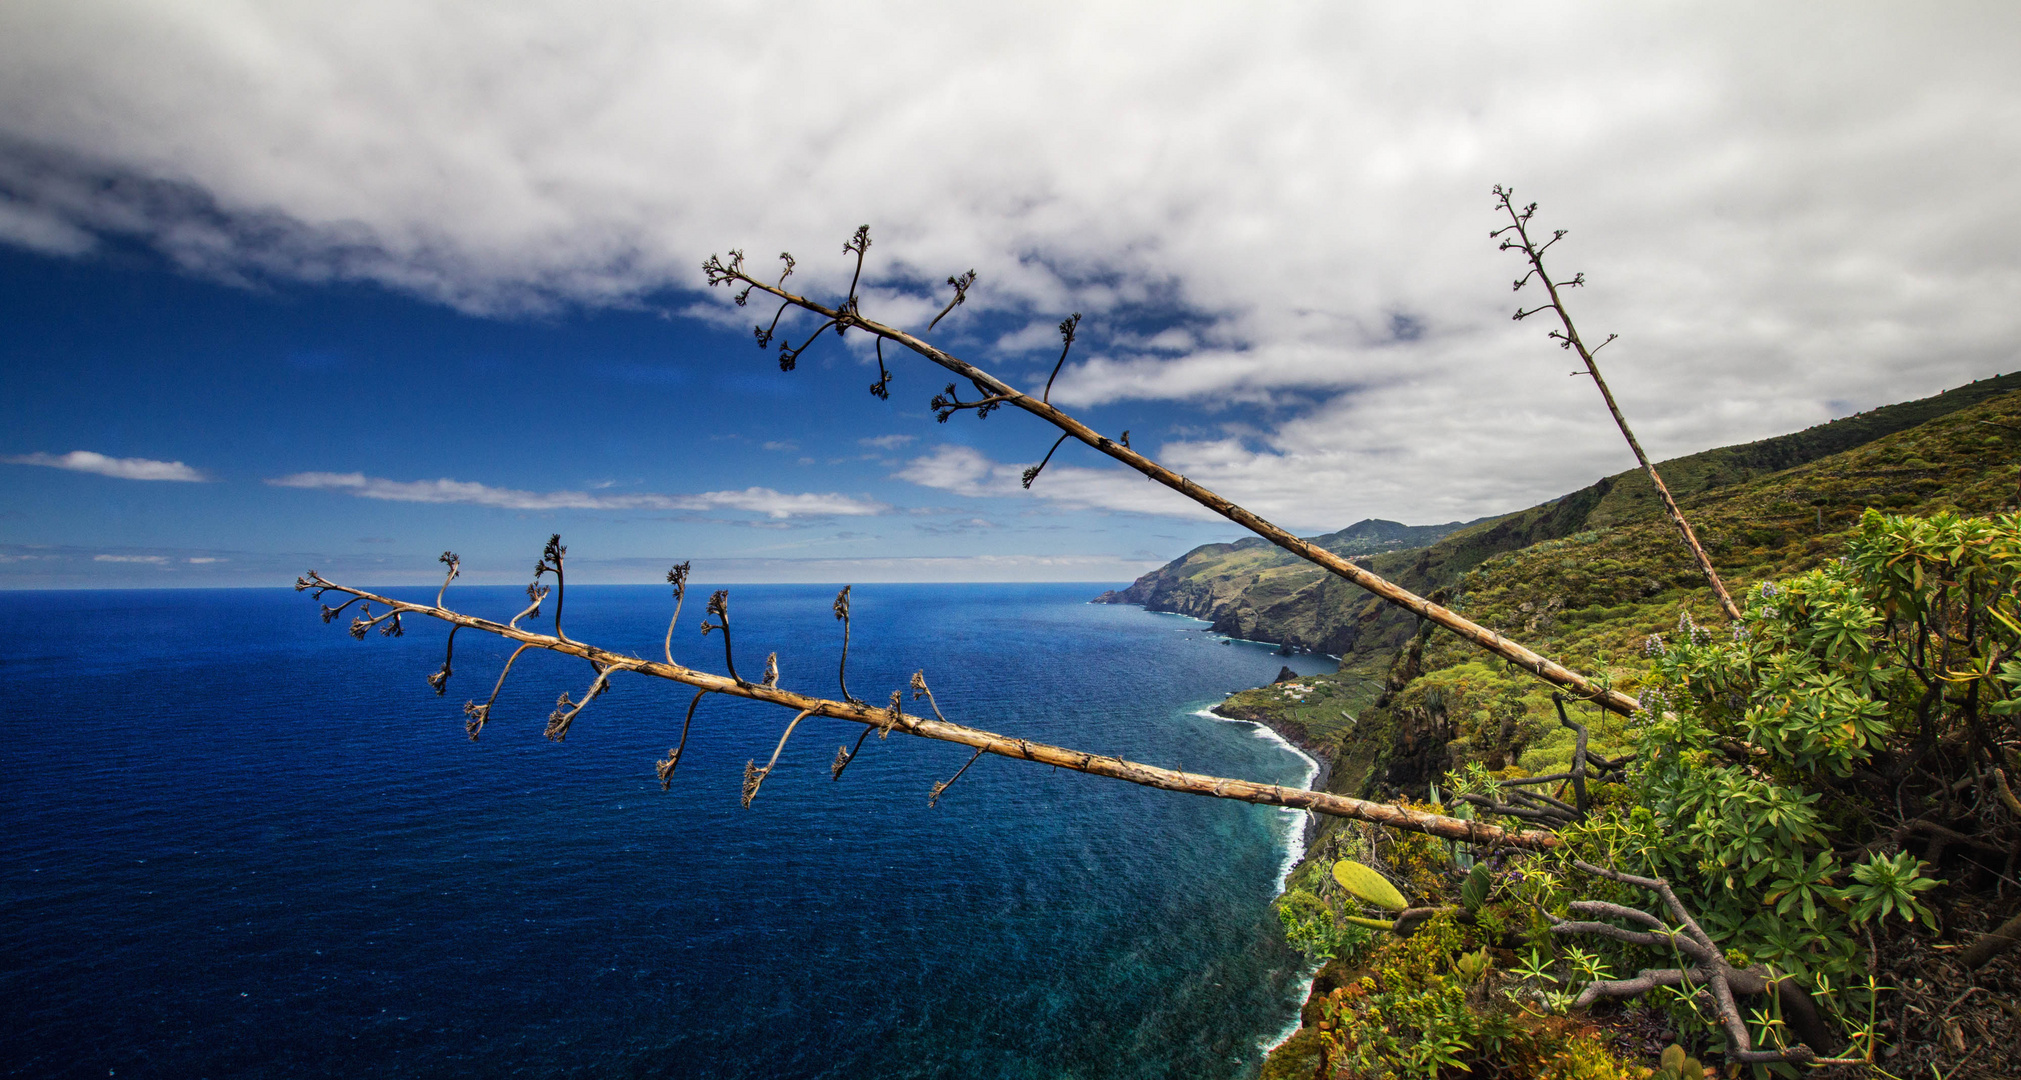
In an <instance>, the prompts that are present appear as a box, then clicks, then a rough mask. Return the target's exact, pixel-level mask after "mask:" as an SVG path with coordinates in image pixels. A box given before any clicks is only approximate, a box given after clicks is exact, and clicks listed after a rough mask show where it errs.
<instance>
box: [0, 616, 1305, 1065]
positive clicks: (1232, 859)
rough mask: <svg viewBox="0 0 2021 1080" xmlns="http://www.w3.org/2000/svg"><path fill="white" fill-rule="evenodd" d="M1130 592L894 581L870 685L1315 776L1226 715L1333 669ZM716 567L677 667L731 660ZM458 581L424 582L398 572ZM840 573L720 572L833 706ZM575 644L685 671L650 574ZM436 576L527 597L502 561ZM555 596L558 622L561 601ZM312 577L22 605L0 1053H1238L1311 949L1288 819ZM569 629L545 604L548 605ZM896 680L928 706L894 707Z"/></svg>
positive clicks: (738, 1060) (1141, 1056) (884, 1061)
mask: <svg viewBox="0 0 2021 1080" xmlns="http://www.w3.org/2000/svg"><path fill="white" fill-rule="evenodd" d="M1102 587H1103V586H1100V585H962V586H940V585H934V586H926V585H865V586H859V587H858V588H856V589H855V591H854V593H853V599H854V612H855V620H854V636H853V640H852V643H851V648H850V658H849V659H850V677H849V686H850V689H851V690H852V691H853V692H854V693H855V694H857V695H858V696H860V697H863V698H866V699H868V700H871V701H873V702H882V701H884V700H885V699H886V698H887V697H888V696H889V694H890V692H891V691H892V690H893V689H896V688H899V687H901V686H904V685H905V684H906V682H907V681H908V680H909V679H910V677H911V675H912V672H913V671H915V670H919V669H924V670H925V672H926V676H927V679H928V680H929V682H930V684H931V685H932V687H933V689H934V691H935V693H936V695H937V696H938V698H939V701H940V705H941V708H942V709H943V710H944V711H945V712H946V713H947V715H948V718H949V719H951V720H954V721H956V722H959V723H966V724H970V725H973V726H977V727H983V728H987V729H990V730H994V731H998V732H1003V733H1006V734H1013V735H1018V736H1023V737H1028V738H1032V739H1035V740H1041V741H1046V742H1053V743H1058V744H1062V745H1066V746H1071V747H1074V748H1077V749H1085V750H1089V751H1093V752H1098V753H1112V754H1120V755H1122V756H1125V757H1129V758H1133V759H1136V760H1140V761H1145V762H1149V763H1153V764H1159V765H1166V766H1172V767H1176V768H1183V769H1190V770H1197V771H1203V772H1213V773H1219V774H1223V775H1230V776H1238V777H1246V778H1250V779H1256V780H1261V781H1265V782H1275V783H1287V784H1296V783H1301V782H1303V781H1304V780H1305V778H1306V777H1307V776H1308V775H1309V774H1310V763H1309V762H1308V761H1307V760H1306V759H1305V758H1303V757H1302V756H1301V755H1298V754H1296V753H1295V752H1293V751H1291V750H1290V749H1289V748H1288V747H1286V746H1285V745H1284V744H1282V743H1281V741H1278V740H1276V739H1275V737H1274V736H1269V735H1268V734H1267V733H1265V732H1263V731H1262V730H1261V729H1259V728H1257V727H1255V726H1254V725H1249V724H1242V723H1233V722H1227V721H1221V720H1217V719H1214V718H1212V717H1210V716H1205V715H1200V714H1199V713H1198V710H1201V709H1202V708H1203V707H1205V706H1207V705H1210V704H1212V703H1213V702H1215V701H1218V700H1219V699H1220V698H1221V697H1222V696H1223V695H1225V694H1226V693H1228V692H1229V691H1232V690H1235V689H1239V688H1244V687H1248V686H1253V685H1257V684H1260V683H1263V682H1267V681H1269V680H1270V679H1271V678H1273V677H1274V676H1275V675H1276V674H1277V671H1278V669H1279V667H1280V665H1283V664H1286V663H1289V664H1290V665H1291V666H1292V667H1293V669H1294V670H1298V671H1300V672H1301V673H1311V672H1315V671H1319V670H1325V669H1328V668H1330V667H1331V666H1332V662H1331V661H1328V660H1326V659H1325V658H1323V657H1309V656H1301V657H1293V658H1290V659H1288V660H1287V659H1286V658H1282V657H1279V656H1276V655H1274V654H1273V653H1272V652H1271V651H1270V650H1269V649H1268V648H1267V647H1265V646H1260V645H1255V644H1250V643H1224V642H1222V641H1221V640H1220V639H1218V638H1216V637H1214V636H1212V635H1210V634H1208V633H1205V632H1203V631H1204V630H1205V626H1204V624H1201V623H1198V622H1195V621H1193V620H1189V619H1184V618H1181V617H1178V616H1171V615H1159V614H1152V613H1147V612H1144V611H1142V610H1139V609H1137V608H1132V607H1120V606H1106V605H1091V604H1088V603H1086V600H1087V599H1088V598H1089V597H1090V596H1092V595H1094V594H1095V593H1096V592H1099V591H1100V590H1101V588H1102ZM710 588H711V586H708V585H705V584H697V585H694V586H691V588H690V590H689V603H688V605H687V609H686V610H685V611H684V612H683V614H682V618H681V627H680V628H679V630H678V632H677V633H676V635H675V644H674V655H675V657H676V659H678V660H681V661H682V662H684V663H689V664H692V665H694V666H698V667H703V668H706V669H709V670H714V671H721V670H722V660H723V656H722V644H721V638H720V637H719V636H711V637H709V638H706V639H704V638H703V637H701V636H700V634H699V633H698V632H697V630H696V627H697V625H698V624H699V622H700V621H701V618H702V611H701V607H702V605H701V603H700V599H701V598H702V597H704V596H706V595H707V591H708V590H709V589H710ZM388 591H389V592H390V593H391V594H393V595H397V596H399V597H400V598H402V599H410V600H416V601H419V602H424V603H425V602H429V601H432V599H433V596H434V590H433V589H425V590H423V589H398V590H388ZM833 597H834V590H833V589H832V588H823V587H817V586H797V585H796V586H735V587H732V588H731V590H730V612H731V619H732V626H733V629H734V633H735V641H736V643H737V646H738V654H737V661H738V670H739V671H740V672H742V673H743V674H744V675H745V676H746V677H755V676H756V675H757V674H758V673H759V672H761V671H762V670H763V665H764V660H765V656H766V654H767V653H769V652H773V651H777V652H778V654H779V659H780V666H781V669H782V673H783V675H782V685H785V686H787V687H788V688H792V689H800V690H805V691H807V692H810V693H817V694H821V695H825V696H834V695H835V693H836V685H835V683H836V680H835V667H836V661H837V658H838V654H839V650H840V644H841V638H840V626H839V624H838V623H837V622H836V621H835V619H834V617H833V616H832V614H831V613H830V610H829V605H830V603H831V601H832V599H833ZM567 600H568V603H567V609H566V618H567V622H566V623H565V628H566V629H567V630H568V632H569V634H570V636H571V637H575V638H577V639H579V640H584V641H590V642H594V643H596V644H598V645H601V646H603V647H606V648H611V649H615V650H619V651H631V652H636V653H638V654H640V655H644V656H658V655H659V653H660V649H661V641H662V638H663V636H664V634H665V630H666V620H667V617H668V615H669V614H670V612H671V601H670V599H669V596H668V591H667V590H666V589H665V588H652V587H643V586H639V587H632V586H577V587H575V588H571V589H570V590H569V594H568V598H567ZM447 603H448V606H450V607H452V608H456V609H458V610H463V611H466V612H469V613H471V614H479V615H485V616H488V617H494V618H501V619H502V618H504V617H506V616H508V615H510V614H511V613H512V612H514V611H516V610H517V608H518V607H519V606H520V604H521V603H523V600H520V599H519V592H518V590H515V589H507V588H462V587H458V586H452V587H451V588H450V590H449V597H448V601H447ZM551 612H552V609H551V608H550V610H549V614H551ZM342 621H343V620H340V622H339V624H336V625H327V626H326V625H324V624H323V623H322V622H321V621H320V620H319V619H318V618H317V616H316V605H315V603H314V602H313V601H312V600H310V599H309V598H308V597H307V596H306V595H298V594H296V593H294V592H292V591H289V590H282V589H274V590H189V591H145V592H10V593H0V635H4V636H0V640H4V641H5V642H6V643H7V644H6V645H5V647H4V653H0V689H4V691H5V693H4V695H0V699H4V701H5V710H6V712H5V723H6V729H7V730H6V740H5V742H4V744H0V747H4V748H0V761H4V776H5V780H4V783H0V845H4V849H0V850H4V851H5V857H4V860H0V904H4V916H5V917H4V921H0V1069H4V1070H5V1074H6V1075H9V1076H36V1077H54V1076H80V1077H83V1076H94V1077H103V1076H163V1077H318V1076H332V1077H336V1076H341V1077H363V1076H372V1077H436V1076H459V1077H463V1076H481V1075H482V1076H511V1075H521V1076H543V1077H546V1076H598V1077H604V1076H616V1077H630V1076H637V1077H759V1076H763V1077H803V1076H804V1077H943V1076H960V1077H980V1078H991V1077H1030V1078H1046V1080H1057V1078H1064V1077H1083V1078H1097V1077H1166V1076H1187V1077H1240V1076H1244V1075H1249V1074H1253V1073H1254V1071H1255V1068H1256V1065H1257V1063H1258V1062H1259V1061H1260V1059H1261V1056H1262V1049H1261V1048H1262V1047H1263V1046H1264V1045H1266V1044H1267V1043H1268V1042H1269V1041H1270V1040H1271V1038H1272V1037H1273V1036H1275V1035H1277V1034H1278V1033H1279V1032H1281V1031H1282V1030H1283V1029H1284V1027H1285V1025H1286V1024H1287V1023H1288V1022H1289V1021H1290V1020H1291V1018H1292V1017H1293V1015H1294V1014H1295V1012H1296V1009H1297V1006H1298V1003H1299V996H1300V992H1301V990H1302V987H1303V977H1304V975H1305V974H1306V971H1305V968H1304V965H1303V964H1302V962H1301V961H1300V959H1299V957H1298V956H1297V955H1296V954H1295V953H1293V952H1291V951H1290V950H1288V949H1287V948H1286V947H1285V946H1284V944H1283V942H1282V940H1281V934H1280V933H1279V931H1278V929H1277V927H1276V923H1275V919H1274V918H1273V916H1272V915H1271V912H1270V909H1269V903H1270V900H1271V899H1272V897H1273V896H1274V895H1275V894H1276V892H1277V890H1278V889H1279V887H1280V883H1281V879H1282V875H1283V873H1284V871H1285V868H1286V866H1287V865H1288V864H1287V859H1288V857H1289V856H1290V855H1291V854H1292V853H1293V849H1294V848H1295V846H1296V844H1297V833H1298V831H1299V829H1300V827H1301V826H1302V824H1303V821H1302V816H1301V815H1298V814H1294V813H1290V812H1287V811H1283V810H1280V809H1276V808H1269V807H1258V806H1250V805H1246V804H1239V803H1232V802H1224V801H1220V800H1213V799H1204V798H1197V797H1193V796H1186V795H1177V794H1173V793H1169V792H1161V791H1154V790H1150V789H1145V788H1139V787H1136V786H1133V785H1130V784H1126V783H1122V782H1119V781H1114V780H1107V779H1102V778H1098V777H1089V776H1083V775H1079V774H1075V773H1071V772H1065V771H1055V770H1053V769H1050V768H1045V767H1041V766H1037V765H1033V764H1030V763H1025V762H1015V761H1009V760H1005V759H1001V758H996V757H986V758H984V759H982V760H980V761H978V762H976V764H975V766H974V767H973V768H971V769H969V770H968V772H967V774H966V775H964V776H963V777H962V778H961V779H960V781H959V782H957V783H956V784H954V785H953V786H952V787H950V788H949V789H948V790H947V792H946V793H945V794H944V795H943V796H942V797H941V799H940V802H939V805H938V807H935V808H929V807H928V805H927V795H928V793H929V791H930V790H931V788H932V786H933V785H934V784H935V783H936V782H938V781H942V780H946V779H947V778H948V777H950V776H952V775H953V774H954V772H955V770H956V769H958V768H960V767H961V764H962V762H963V761H964V760H966V758H967V756H968V751H967V749H966V748H964V747H959V746H954V745H950V744H945V743H934V742H929V741H926V740H920V739H914V738H910V737H906V736H902V735H893V736H891V737H890V738H889V739H888V740H884V741H880V740H878V739H877V738H876V737H875V736H872V738H871V739H870V740H869V741H868V742H866V743H865V744H864V749H863V752H862V754H861V755H860V756H859V757H858V758H857V759H856V761H855V762H854V763H853V764H852V765H850V767H849V769H848V770H847V772H846V773H845V774H844V776H843V777H842V779H841V780H840V781H839V782H837V781H833V780H831V779H830V773H829V768H828V765H829V762H830V760H831V759H832V758H833V757H834V755H835V751H836V748H837V747H838V746H839V745H840V744H842V743H843V742H845V741H848V742H854V740H855V736H856V735H857V733H858V732H859V731H860V728H857V727H856V726H855V725H846V724H843V723H841V722H838V721H830V720H823V719H819V718H815V719H810V720H808V721H806V722H804V723H802V724H801V725H800V729H799V732H798V733H796V734H795V736H794V738H793V741H792V742H791V743H790V744H789V745H788V746H787V748H786V751H785V754H784V755H783V756H782V758H781V761H780V766H779V768H778V769H777V770H776V771H775V772H774V773H773V774H772V775H771V777H770V778H769V779H767V780H766V782H765V785H764V789H763V791H762V792H761V793H760V794H759V795H758V797H757V800H756V801H755V802H754V803H753V805H752V806H751V808H750V809H748V810H747V809H742V808H740V806H739V794H740V786H741V783H742V779H743V769H744V766H745V763H746V762H747V761H748V760H750V759H753V758H755V759H757V760H758V761H759V762H760V763H762V762H763V761H764V759H765V758H766V756H768V755H769V754H770V752H771V749H772V746H773V744H774V743H775V742H776V741H777V739H778V736H779V733H780V732H781V731H782V730H783V729H784V727H785V724H786V722H787V721H788V720H790V719H791V715H790V714H788V713H785V712H783V711H782V710H779V709H776V708H772V707H766V706H760V705H757V704H755V703H749V702H734V701H729V700H726V699H722V698H710V699H708V700H705V701H703V702H702V704H701V707H700V709H699V710H698V712H697V715H696V718H695V727H694V734H693V736H692V737H691V739H690V742H689V745H688V750H687V753H686V754H685V756H684V757H683V758H682V761H681V765H680V768H679V771H678V772H677V773H676V775H675V777H674V780H673V785H672V788H671V790H669V791H664V792H663V791H661V790H660V785H659V783H658V781H657V779H656V778H655V776H654V771H653V764H654V761H655V760H656V759H658V758H661V757H664V756H665V754H666V751H667V749H668V747H670V746H672V745H673V742H674V740H675V737H676V735H677V732H678V728H679V725H680V720H681V714H682V712H683V710H684V709H685V707H686V705H687V702H688V698H689V696H690V693H689V692H687V691H685V690H684V689H683V688H682V687H679V686H677V685H674V684H671V683H665V682H662V681H660V680H655V679H645V678H639V677H636V676H631V677H627V676H624V675H622V674H620V675H618V676H616V677H615V678H614V680H613V682H612V686H611V689H610V691H609V692H608V693H606V694H605V695H603V696H602V697H600V698H598V699H597V700H596V701H594V702H592V703H591V704H590V706H589V707H588V708H587V709H586V710H584V712H583V714H582V715H581V717H579V718H578V719H577V721H576V723H575V725H574V728H573V730H572V731H571V733H570V734H569V736H568V739H567V741H566V742H563V743H559V744H556V743H551V742H548V741H547V740H545V739H543V738H542V737H541V731H542V728H543V726H544V723H545V719H546V716H547V714H548V712H549V711H550V710H551V709H552V708H553V707H554V703H555V698H556V696H557V695H559V694H561V693H562V692H564V691H566V692H568V693H569V694H570V695H571V697H573V698H575V699H578V700H579V699H580V698H581V696H582V693H583V691H584V690H585V688H586V687H587V686H588V685H589V683H590V680H591V677H592V676H591V672H590V670H589V667H588V665H587V664H585V663H583V662H582V661H580V660H574V659H570V658H564V657H560V656H556V655H553V654H547V653H541V652H529V653H528V654H527V655H525V656H523V657H522V658H521V659H520V661H519V663H518V665H517V666H516V667H515V669H514V672H513V675H512V678H511V679H510V681H508V682H507V683H506V686H505V690H504V692H503V693H502V694H501V695H500V697H499V701H498V706H497V708H496V709H495V710H494V712H493V719H492V721H491V724H490V726H489V727H488V728H486V730H485V732H484V734H483V736H482V738H481V739H480V740H479V741H477V742H475V743H472V742H470V741H468V740H467V739H466V738H465V737H464V732H463V716H462V712H461V706H462V704H463V702H464V701H466V700H469V699H471V698H476V699H477V700H479V701H482V700H483V699H484V697H485V696H486V695H487V694H488V693H489V692H490V689H491V684H492V680H493V679H494V678H495V677H496V676H497V673H498V670H499V667H500V665H501V664H502V663H503V661H504V658H505V656H506V654H507V652H508V651H509V650H508V649H507V648H506V646H505V645H504V643H503V642H500V641H498V640H497V639H491V638H486V637H484V636H482V635H478V634H474V633H470V632H467V631H466V632H462V633H459V634H458V635H457V640H456V655H455V663H454V668H455V674H454V675H453V677H452V678H451V680H450V683H449V686H448V694H447V696H444V697H437V696H436V695H435V694H434V693H433V692H432V691H431V690H430V689H429V687H428V686H427V684H426V683H425V682H424V677H425V676H427V675H428V674H430V673H432V672H434V671H435V670H436V669H437V668H438V667H439V666H440V665H441V661H442V647H443V639H444V637H445V635H446V627H444V626H442V625H440V624H436V623H434V622H433V621H432V620H426V619H413V620H408V622H407V633H406V635H405V636H404V637H401V638H392V639H389V638H382V637H380V636H379V635H377V634H373V635H372V636H371V637H369V638H368V639H367V640H365V641H355V640H353V639H352V638H351V637H350V636H349V635H348V634H346V633H345V632H344V628H343V626H342V625H341V623H342ZM547 625H548V626H550V627H551V625H552V623H551V621H550V622H548V623H547ZM907 707H908V710H909V711H915V712H919V711H924V710H925V702H923V701H921V702H918V703H916V704H914V703H911V702H910V701H908V706H907Z"/></svg>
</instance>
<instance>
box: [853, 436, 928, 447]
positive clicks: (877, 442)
mask: <svg viewBox="0 0 2021 1080" xmlns="http://www.w3.org/2000/svg"><path fill="white" fill-rule="evenodd" d="M916 438H918V436H916V435H879V436H876V437H875V438H869V439H858V440H856V441H857V442H858V443H859V444H861V445H863V446H873V447H876V448H877V449H879V450H896V449H898V448H899V447H901V446H904V445H905V444H907V443H909V442H912V441H913V440H914V439H916Z"/></svg>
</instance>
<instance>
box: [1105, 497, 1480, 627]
mask: <svg viewBox="0 0 2021 1080" xmlns="http://www.w3.org/2000/svg"><path fill="white" fill-rule="evenodd" d="M1468 524H1471V523H1468V522H1458V521H1454V522H1449V523H1447V524H1444V525H1401V524H1398V523H1397V522H1394V521H1378V520H1374V519H1370V520H1367V521H1359V522H1356V523H1355V524H1353V525H1350V526H1348V527H1347V528H1345V529H1342V530H1340V531H1339V532H1334V533H1327V534H1326V535H1324V536H1315V537H1310V538H1309V539H1310V540H1311V541H1312V542H1313V543H1315V544H1318V545H1319V546H1320V547H1323V548H1325V549H1327V550H1328V551H1332V552H1334V553H1336V554H1339V555H1344V556H1347V557H1349V558H1365V557H1370V556H1375V555H1383V554H1394V553H1396V552H1401V551H1410V550H1414V549H1417V548H1421V547H1423V546H1424V545H1426V544H1429V543H1432V542H1434V541H1436V540H1438V539H1439V538H1441V537H1443V536H1446V535H1449V534H1451V533H1452V532H1453V531H1454V530H1457V529H1461V528H1465V527H1466V526H1467V525H1468ZM1338 584H1339V583H1338V582H1337V581H1334V580H1333V579H1332V577H1331V575H1328V574H1326V573H1325V572H1324V571H1322V570H1320V569H1318V568H1317V567H1314V566H1312V565H1311V564H1309V563H1306V562H1303V561H1301V560H1298V559H1295V558H1293V557H1292V556H1290V555H1288V554H1286V553H1285V552H1283V551H1281V550H1279V549H1278V548H1276V547H1275V546H1273V545H1272V544H1270V543H1269V542H1268V541H1265V540H1261V539H1258V538H1255V537H1250V538H1247V539H1243V540H1238V541H1236V542H1234V543H1232V544H1203V545H1201V546H1200V547H1197V548H1194V549H1193V550H1192V551H1189V552H1187V553H1186V554H1185V555H1183V556H1180V557H1179V558H1178V559H1176V560H1174V561H1172V562H1170V563H1168V564H1166V565H1165V566H1162V567H1160V568H1158V569H1157V570H1154V571H1152V572H1151V573H1148V574H1145V575H1144V576H1143V577H1140V578H1138V579H1137V580H1136V582H1135V583H1133V584H1132V585H1131V586H1130V587H1129V588H1127V589H1122V590H1118V591H1111V592H1106V593H1103V594H1102V595H1101V596H1098V597H1096V598H1095V600H1096V602H1097V603H1105V604H1139V605H1142V606H1143V607H1144V608H1146V609H1148V610H1151V611H1169V612H1174V613H1177V614H1180V615H1191V616H1193V617H1194V618H1196V619H1206V620H1208V621H1209V622H1211V623H1213V624H1214V630H1215V632H1217V633H1222V634H1227V635H1229V636H1231V637H1238V638H1245V639H1248V640H1252V641H1269V642H1276V643H1282V644H1288V645H1290V646H1291V647H1292V648H1299V649H1310V650H1312V651H1315V652H1329V653H1330V652H1334V651H1335V650H1334V649H1332V648H1328V647H1327V645H1328V643H1329V641H1331V640H1335V639H1340V638H1339V635H1338V634H1334V635H1332V637H1331V638H1330V637H1329V628H1330V627H1332V626H1334V625H1335V624H1337V623H1339V622H1341V620H1343V619H1346V618H1348V617H1349V616H1350V615H1351V612H1349V611H1348V610H1346V608H1345V606H1344V605H1345V604H1346V603H1347V602H1349V601H1352V602H1353V603H1355V604H1356V605H1357V606H1358V605H1359V600H1358V599H1357V598H1356V597H1357V596H1358V594H1356V593H1354V592H1353V591H1352V590H1349V591H1345V592H1344V591H1342V590H1340V589H1337V588H1334V587H1332V586H1335V585H1338ZM1340 640H1345V639H1340Z"/></svg>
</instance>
